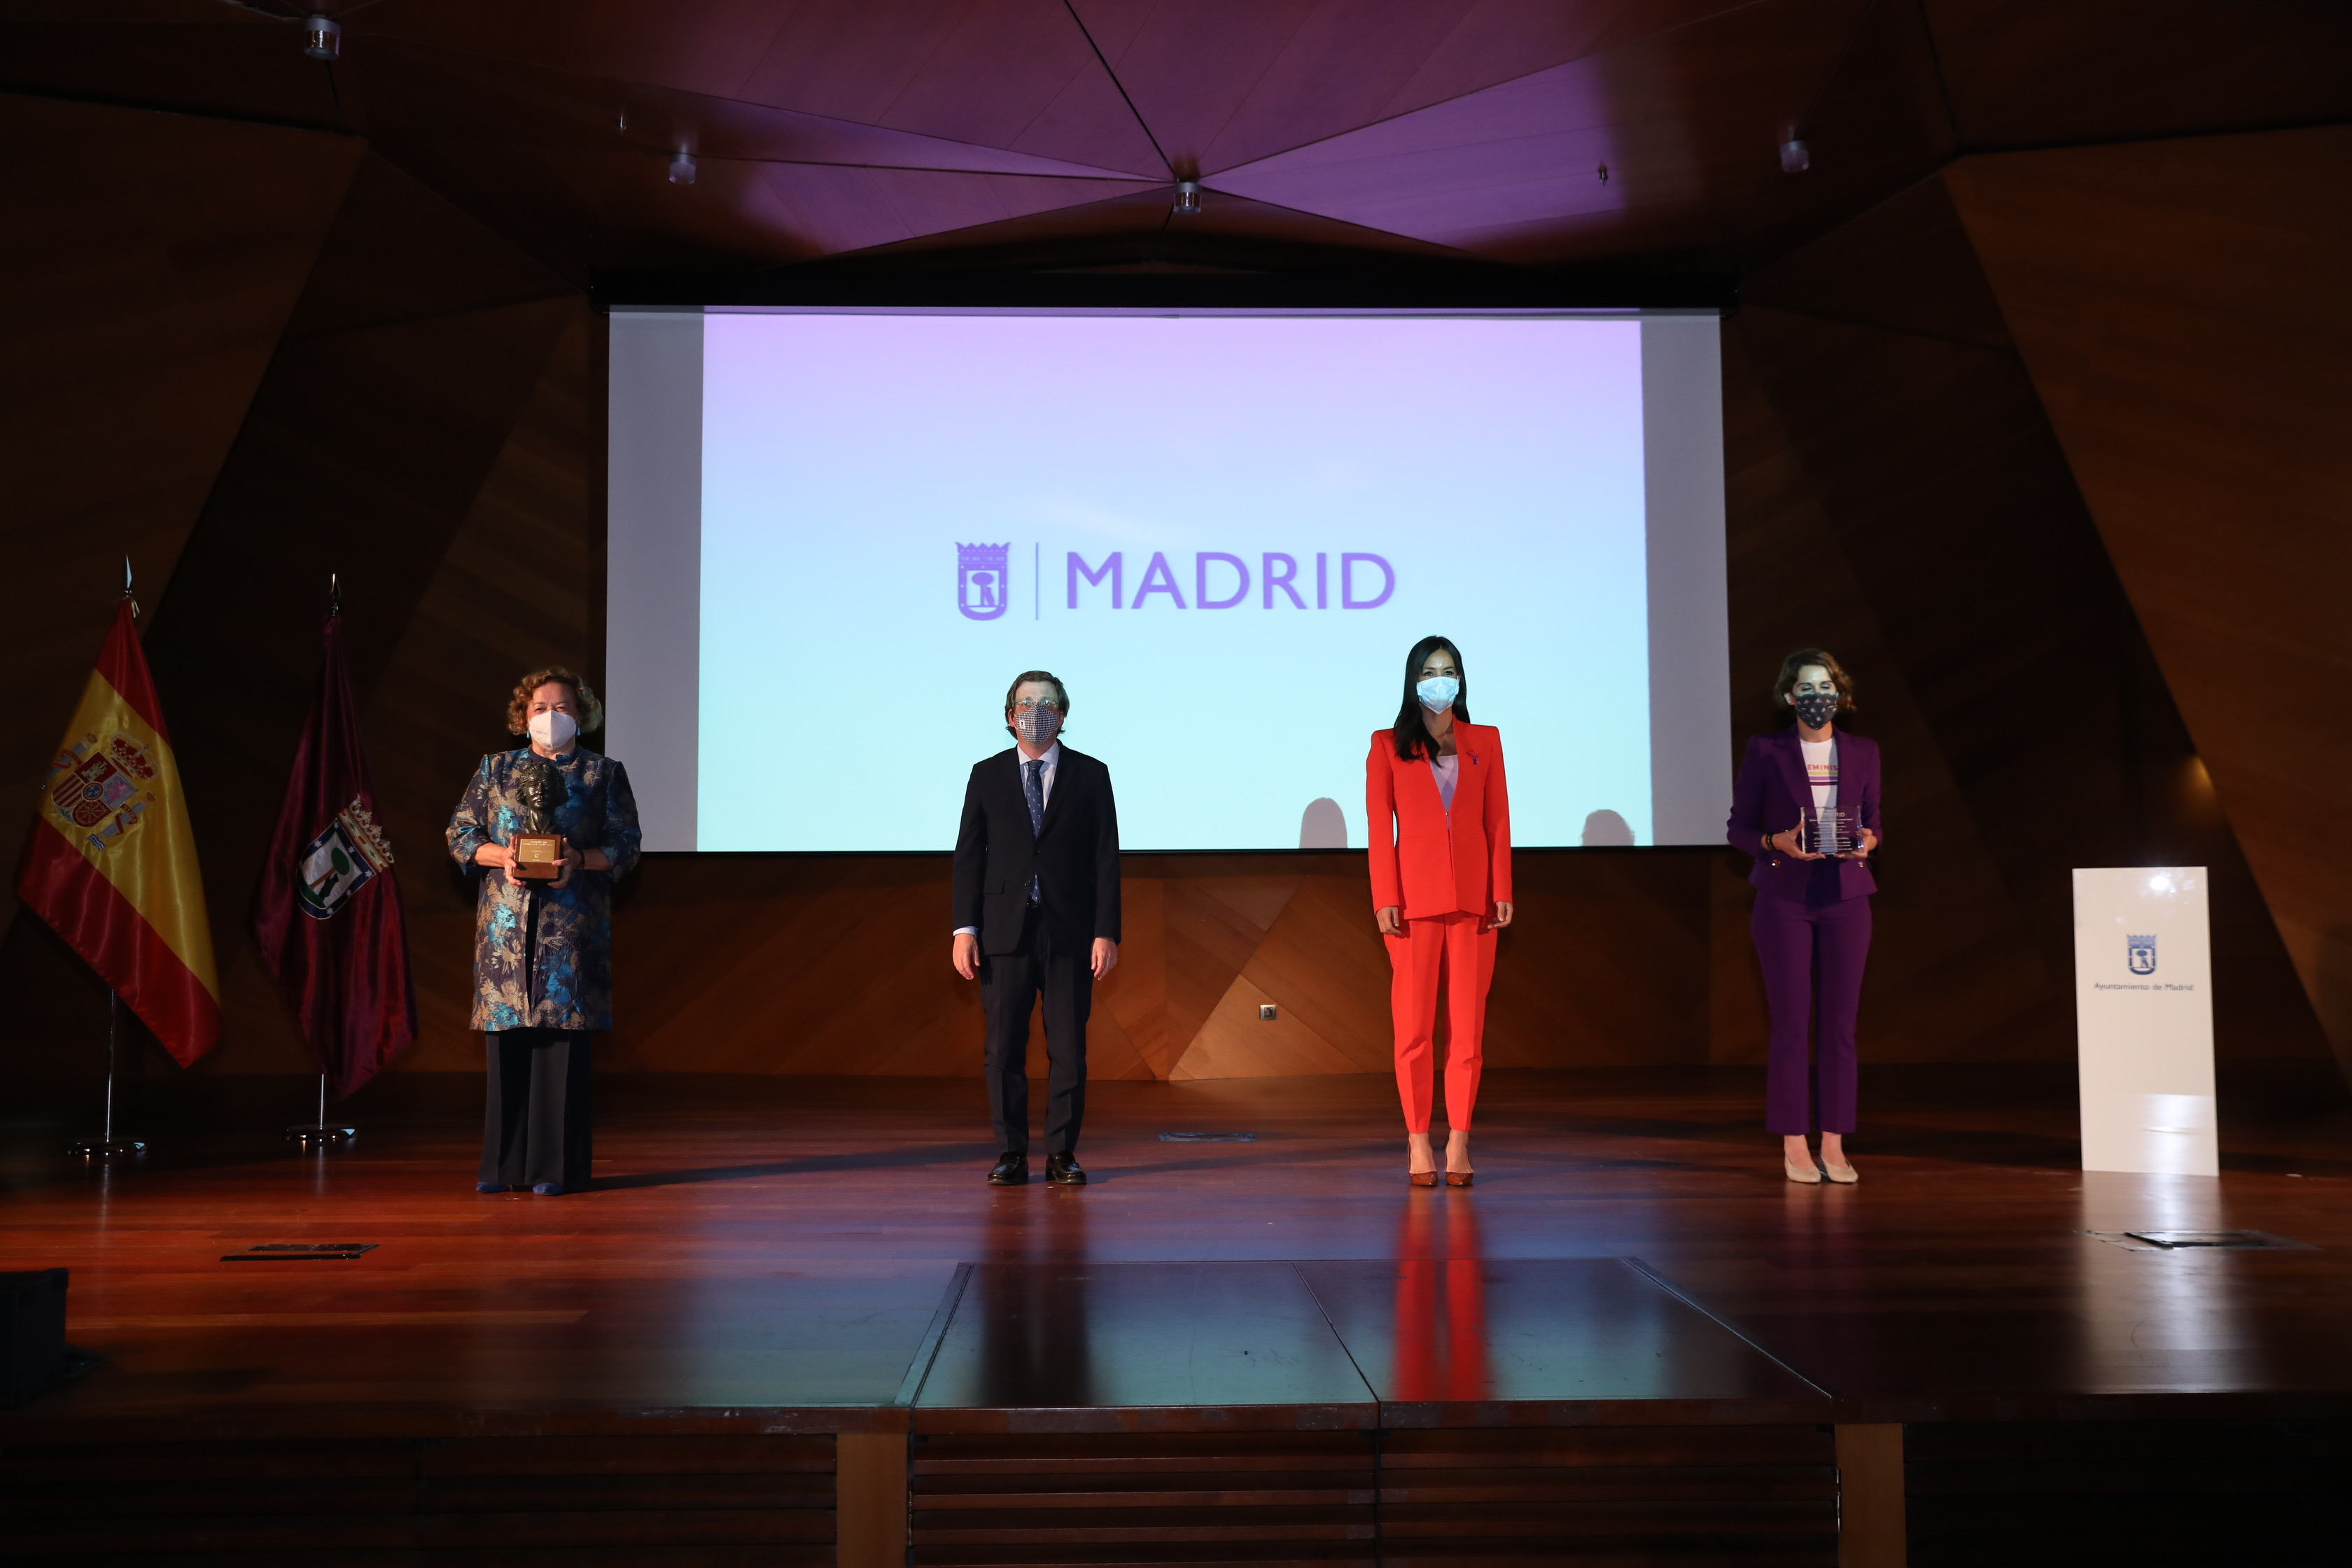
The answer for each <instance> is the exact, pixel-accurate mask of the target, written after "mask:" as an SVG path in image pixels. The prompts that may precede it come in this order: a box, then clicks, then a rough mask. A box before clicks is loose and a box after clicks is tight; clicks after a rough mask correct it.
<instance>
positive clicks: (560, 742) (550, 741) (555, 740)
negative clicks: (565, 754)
mask: <svg viewBox="0 0 2352 1568" xmlns="http://www.w3.org/2000/svg"><path fill="white" fill-rule="evenodd" d="M578 733H580V726H579V725H578V724H577V723H576V722H574V721H573V720H572V715H571V714H569V713H566V712H563V711H562V710H559V709H554V708H550V709H546V710H543V711H541V712H538V713H534V714H532V715H531V716H530V738H531V739H532V740H534V741H537V742H539V743H540V744H541V745H542V746H545V747H546V748H547V749H548V750H549V751H551V752H560V751H562V750H563V748H564V747H566V746H568V745H570V744H571V743H572V736H574V735H577V734H578Z"/></svg>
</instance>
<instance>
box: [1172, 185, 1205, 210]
mask: <svg viewBox="0 0 2352 1568" xmlns="http://www.w3.org/2000/svg"><path fill="white" fill-rule="evenodd" d="M1168 210H1169V211H1170V212H1172V213H1174V214H1175V215H1176V216H1178V217H1198V216H1201V182H1200V181H1198V180H1179V181H1177V182H1176V205H1174V206H1172V207H1171V208H1169V209H1168Z"/></svg>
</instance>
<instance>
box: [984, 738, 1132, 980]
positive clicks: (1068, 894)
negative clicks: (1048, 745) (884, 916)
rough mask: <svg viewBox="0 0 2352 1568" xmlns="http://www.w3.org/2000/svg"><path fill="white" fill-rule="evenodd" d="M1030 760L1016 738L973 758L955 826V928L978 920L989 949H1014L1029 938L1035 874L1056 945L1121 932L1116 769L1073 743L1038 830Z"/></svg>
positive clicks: (1076, 945)
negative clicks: (1024, 777) (1024, 926)
mask: <svg viewBox="0 0 2352 1568" xmlns="http://www.w3.org/2000/svg"><path fill="white" fill-rule="evenodd" d="M1021 761H1022V758H1021V752H1020V751H1019V750H1018V749H1017V748H1015V749H1008V750H1005V751H1002V752H997V753H996V755H994V756H992V757H990V758H988V759H987V760H986V761H985V762H980V763H973V764H972V769H971V783H970V784H966V785H965V786H964V792H963V823H962V826H960V827H959V828H958V829H957V830H956V851H955V926H956V928H957V929H961V928H962V927H964V926H977V927H979V928H980V951H981V952H1012V951H1013V949H1014V948H1016V947H1018V946H1019V945H1020V942H1021V922H1022V919H1023V916H1024V912H1025V911H1026V910H1027V908H1028V904H1029V879H1030V877H1031V876H1032V875H1033V874H1034V876H1035V877H1036V878H1037V879H1038V883H1039V888H1040V892H1041V894H1042V897H1041V900H1040V901H1041V902H1042V903H1043V904H1044V906H1045V907H1044V908H1043V909H1042V910H1040V911H1039V912H1040V914H1041V915H1042V917H1043V918H1044V919H1045V921H1046V923H1047V925H1048V927H1049V929H1050V931H1051V933H1052V936H1053V940H1054V945H1055V947H1056V948H1058V949H1059V950H1060V951H1062V952H1066V953H1084V952H1086V951H1087V949H1088V948H1090V947H1091V946H1092V945H1093V943H1094V939H1095V938H1097V937H1098V936H1100V937H1108V938H1109V939H1110V940H1111V941H1113V942H1117V941H1118V807H1117V805H1115V804H1114V803H1113V802H1112V800H1111V793H1110V770H1109V769H1108V768H1107V767H1105V766H1103V765H1102V763H1098V762H1097V761H1096V760H1095V759H1094V758H1092V757H1090V756H1087V754H1086V753H1085V752H1074V751H1072V750H1070V748H1069V747H1067V746H1064V747H1063V748H1062V760H1061V763H1059V764H1058V765H1057V766H1056V767H1055V770H1054V792H1053V794H1052V795H1049V796H1048V797H1047V798H1046V801H1045V827H1044V828H1043V830H1041V831H1039V832H1037V833H1035V834H1032V833H1031V832H1030V831H1029V801H1028V798H1027V796H1026V795H1024V794H1023V792H1022V788H1021Z"/></svg>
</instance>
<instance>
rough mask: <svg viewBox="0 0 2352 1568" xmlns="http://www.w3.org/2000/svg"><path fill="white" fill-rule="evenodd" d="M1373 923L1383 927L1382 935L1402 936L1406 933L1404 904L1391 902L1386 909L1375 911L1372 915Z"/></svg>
mask: <svg viewBox="0 0 2352 1568" xmlns="http://www.w3.org/2000/svg"><path fill="white" fill-rule="evenodd" d="M1372 923H1373V924H1374V925H1377V926H1379V927H1380V928H1381V935H1382V936H1402V935H1403V934H1404V906H1403V905H1402V904H1391V905H1389V906H1388V907H1387V908H1386V909H1383V910H1377V911H1375V912H1374V913H1373V915H1372Z"/></svg>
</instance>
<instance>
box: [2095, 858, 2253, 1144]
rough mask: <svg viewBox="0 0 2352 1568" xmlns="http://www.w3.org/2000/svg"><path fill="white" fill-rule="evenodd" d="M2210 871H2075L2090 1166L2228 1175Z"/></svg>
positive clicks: (2141, 868) (2162, 868)
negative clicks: (2216, 1100) (2216, 1079)
mask: <svg viewBox="0 0 2352 1568" xmlns="http://www.w3.org/2000/svg"><path fill="white" fill-rule="evenodd" d="M2205 882H2206V879H2205V868H2204V867H2202V866H2137V867H2121V868H2102V869H2096V870H2077V871H2076V872H2075V873H2074V1026H2075V1035H2076V1052H2077V1065H2078V1071H2079V1073H2080V1077H2081V1083H2082V1094H2083V1169H2084V1170H2086V1171H2137V1172H2141V1173H2147V1174H2150V1175H2173V1176H2217V1175H2219V1174H2221V1146H2220V1143H2219V1142H2218V1140H2217V1138H2216V1136H2215V1131H2214V1122H2213V961H2212V950H2211V943H2210V939H2209V935H2208V931H2207V928H2206V918H2205Z"/></svg>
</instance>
